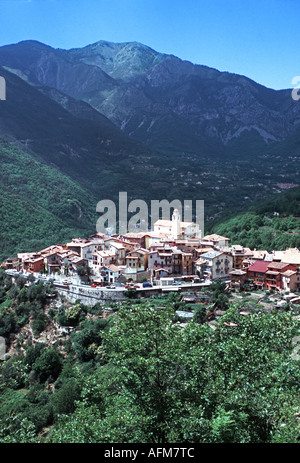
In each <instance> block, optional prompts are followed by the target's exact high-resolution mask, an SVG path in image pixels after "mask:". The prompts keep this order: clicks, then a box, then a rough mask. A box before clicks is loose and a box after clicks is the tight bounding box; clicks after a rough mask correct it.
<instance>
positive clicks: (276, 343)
mask: <svg viewBox="0 0 300 463" xmlns="http://www.w3.org/2000/svg"><path fill="white" fill-rule="evenodd" d="M216 290H217V288H214V289H213V288H212V297H215V296H217V293H216ZM0 291H1V292H0V336H2V337H4V338H5V339H6V343H7V347H8V348H9V355H8V356H7V355H6V357H5V358H4V359H2V361H1V363H0V377H1V381H0V393H1V402H0V442H1V443H38V442H39V443H43V442H47V443H107V444H111V443H114V442H116V443H144V442H145V443H154V444H155V443H156V444H162V443H174V442H178V443H280V442H281V443H296V442H297V440H298V438H299V419H298V417H299V407H298V406H297V403H299V392H300V391H299V384H300V383H299V374H300V370H299V360H297V357H295V355H293V349H294V348H295V344H293V339H294V338H295V336H297V335H298V334H299V328H300V327H299V318H298V317H295V315H297V314H298V315H299V309H296V308H295V309H294V310H289V311H285V310H282V311H281V312H277V311H264V310H262V308H261V305H259V304H256V305H254V306H253V304H252V305H251V306H250V305H248V304H247V302H246V299H245V300H239V301H238V302H234V300H231V299H230V298H229V300H228V302H229V308H228V309H227V311H226V312H225V314H224V315H223V316H222V317H221V318H220V319H219V321H218V323H217V325H215V327H216V328H217V329H212V327H211V326H210V325H208V324H207V323H204V322H203V307H202V308H201V306H199V311H197V313H198V315H197V316H195V318H194V319H193V320H192V321H190V322H189V323H188V324H187V325H185V328H183V327H182V325H181V323H180V322H182V320H180V318H179V317H178V315H177V314H176V310H178V309H180V308H181V309H183V308H185V310H189V308H188V307H187V306H185V305H184V304H185V303H182V302H181V301H180V300H179V298H178V296H177V295H176V294H170V295H169V296H168V297H166V296H164V297H161V298H159V299H149V300H148V301H147V300H134V299H133V300H128V302H124V303H115V304H113V306H112V307H111V309H113V312H111V315H110V316H109V317H108V318H107V316H106V317H104V316H103V312H102V309H103V307H102V306H100V305H96V306H94V307H88V306H85V305H83V304H81V303H80V301H77V302H76V303H75V304H70V303H68V302H66V301H63V300H60V298H58V299H57V300H56V302H55V299H53V296H54V295H55V291H54V289H53V288H52V287H51V286H43V284H42V282H39V283H38V284H36V285H33V286H31V287H26V286H24V281H23V280H22V278H21V277H19V279H18V280H17V285H16V286H14V285H12V284H11V281H10V279H9V278H8V277H6V276H5V274H4V272H3V271H2V272H0ZM218 291H219V290H218ZM219 294H220V292H219ZM51 301H52V302H51ZM207 310H209V306H208V307H207ZM241 310H249V311H250V312H251V315H248V316H245V315H243V312H242V313H240V312H241ZM200 312H201V313H202V315H200ZM195 313H196V312H195ZM65 326H69V327H70V329H73V330H74V331H71V333H69V334H66V333H64V332H63V331H61V332H60V331H59V328H63V327H65Z"/></svg>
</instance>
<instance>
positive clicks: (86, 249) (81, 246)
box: [66, 238, 104, 262]
mask: <svg viewBox="0 0 300 463" xmlns="http://www.w3.org/2000/svg"><path fill="white" fill-rule="evenodd" d="M66 246H67V248H68V249H69V250H70V251H74V252H76V253H77V254H78V255H79V256H80V257H81V258H82V259H87V260H89V261H90V262H91V261H92V260H93V253H94V252H95V251H98V250H102V249H103V248H104V240H101V239H99V238H98V239H95V240H84V239H80V238H76V239H73V240H72V242H71V243H67V245H66Z"/></svg>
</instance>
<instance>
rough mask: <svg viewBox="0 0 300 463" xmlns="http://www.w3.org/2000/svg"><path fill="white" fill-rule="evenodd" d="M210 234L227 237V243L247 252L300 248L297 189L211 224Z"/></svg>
mask: <svg viewBox="0 0 300 463" xmlns="http://www.w3.org/2000/svg"><path fill="white" fill-rule="evenodd" d="M213 231H214V232H215V233H218V234H220V235H225V236H227V237H229V238H230V243H231V244H241V245H242V246H246V247H250V248H251V249H254V248H256V249H266V250H267V251H272V250H274V249H275V250H281V249H286V248H287V247H292V248H295V247H297V248H299V249H300V187H297V188H292V189H290V190H288V191H285V192H283V193H280V194H277V195H274V196H273V197H272V198H270V199H268V200H265V201H260V202H258V203H257V204H255V205H254V206H253V207H251V208H250V209H249V210H248V211H247V212H245V213H242V214H238V215H236V216H234V217H231V218H229V219H227V220H225V221H223V222H222V223H219V224H217V225H215V226H214V227H213Z"/></svg>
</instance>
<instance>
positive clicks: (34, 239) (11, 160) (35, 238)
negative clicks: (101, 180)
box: [0, 139, 96, 262]
mask: <svg viewBox="0 0 300 463" xmlns="http://www.w3.org/2000/svg"><path fill="white" fill-rule="evenodd" d="M0 165H1V172H0V198H1V199H0V216H1V223H0V262H2V260H4V259H5V258H7V257H9V256H10V255H15V254H16V253H17V252H23V251H24V252H26V251H34V250H38V249H41V248H43V247H46V246H49V245H51V244H55V243H57V242H64V241H66V240H70V239H71V238H72V237H74V236H86V235H87V234H89V233H93V232H94V231H95V229H96V227H95V224H96V214H95V209H94V201H95V200H94V201H93V200H92V196H91V194H90V193H89V192H87V191H86V190H84V189H83V188H81V187H80V186H79V185H78V184H76V183H75V182H74V181H72V180H71V179H70V178H68V177H67V176H65V175H63V174H61V173H60V172H59V171H58V170H57V169H55V168H53V167H50V166H48V165H47V164H45V163H44V162H40V161H38V160H36V159H34V158H33V157H32V156H31V155H29V154H27V153H25V152H24V151H21V150H20V149H17V148H16V147H15V146H14V145H13V144H11V143H8V142H6V141H4V140H3V139H0Z"/></svg>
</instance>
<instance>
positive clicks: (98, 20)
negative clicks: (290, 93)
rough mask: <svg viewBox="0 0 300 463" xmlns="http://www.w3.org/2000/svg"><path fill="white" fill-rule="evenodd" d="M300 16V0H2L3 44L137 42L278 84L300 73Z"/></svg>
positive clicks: (58, 45) (288, 84) (288, 82)
mask: <svg viewBox="0 0 300 463" xmlns="http://www.w3.org/2000/svg"><path fill="white" fill-rule="evenodd" d="M299 17H300V3H299V0H259V1H257V0H209V1H207V0H0V20H1V23H0V45H7V44H10V43H16V42H19V41H21V40H27V39H34V40H39V41H41V42H43V43H46V44H48V45H51V46H53V47H55V48H67V49H68V48H74V47H82V46H85V45H88V44H90V43H94V42H96V41H98V40H108V41H111V42H130V41H137V42H141V43H144V44H145V45H148V46H150V47H151V48H154V49H155V50H157V51H159V52H162V53H170V54H173V55H176V56H178V57H179V58H181V59H186V60H189V61H192V62H193V63H196V64H204V65H207V66H210V67H214V68H216V69H218V70H220V71H229V72H234V73H237V74H243V75H246V76H247V77H250V78H251V79H253V80H255V81H256V82H258V83H260V84H262V85H265V86H267V87H271V88H275V89H281V88H291V87H293V85H292V79H293V77H294V76H299V75H300V59H299V44H300V25H299Z"/></svg>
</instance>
